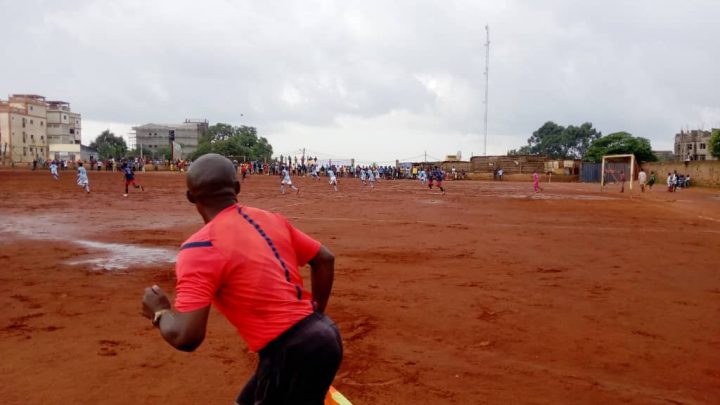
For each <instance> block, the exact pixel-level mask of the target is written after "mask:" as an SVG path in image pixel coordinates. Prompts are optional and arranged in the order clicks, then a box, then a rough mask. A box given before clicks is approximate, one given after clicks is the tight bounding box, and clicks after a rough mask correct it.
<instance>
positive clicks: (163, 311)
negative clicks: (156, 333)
mask: <svg viewBox="0 0 720 405" xmlns="http://www.w3.org/2000/svg"><path fill="white" fill-rule="evenodd" d="M168 312H170V310H169V309H161V310H159V311H155V316H154V317H153V320H152V324H153V326H158V325H159V324H160V318H162V316H163V315H165V314H166V313H168Z"/></svg>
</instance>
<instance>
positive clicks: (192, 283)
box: [175, 204, 320, 352]
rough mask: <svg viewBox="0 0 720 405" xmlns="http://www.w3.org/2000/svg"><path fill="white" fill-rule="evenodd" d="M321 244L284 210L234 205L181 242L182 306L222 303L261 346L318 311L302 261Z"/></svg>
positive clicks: (178, 302) (255, 346) (252, 343)
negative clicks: (306, 284) (302, 273)
mask: <svg viewBox="0 0 720 405" xmlns="http://www.w3.org/2000/svg"><path fill="white" fill-rule="evenodd" d="M319 250H320V242H318V241H316V240H314V239H312V238H311V237H309V236H307V235H306V234H304V233H302V232H301V231H299V230H297V229H296V228H295V227H293V226H292V225H291V224H290V223H289V222H288V220H287V219H285V218H284V217H283V216H281V215H279V214H274V213H271V212H267V211H263V210H260V209H257V208H250V207H244V206H241V205H239V204H237V205H233V206H231V207H228V208H227V209H225V210H224V211H222V212H221V213H219V214H218V215H217V216H216V217H215V218H213V220H212V221H210V222H209V223H207V224H206V225H205V226H204V227H203V228H202V229H200V230H199V231H198V232H196V233H195V234H194V235H193V236H191V237H190V238H189V239H188V240H187V241H185V243H184V244H183V245H182V247H181V248H180V253H179V254H178V258H177V265H176V273H177V286H176V297H175V308H176V309H177V310H178V311H180V312H189V311H194V310H196V309H200V308H203V307H206V306H208V305H210V304H211V303H214V304H215V306H216V307H217V308H218V309H219V310H220V312H222V313H223V315H225V317H226V318H227V319H228V320H229V321H230V323H232V324H233V325H234V326H235V327H236V328H237V330H238V333H240V336H242V338H243V339H245V341H246V342H247V345H248V348H249V349H250V350H251V351H255V352H257V351H259V350H260V349H262V348H263V347H265V345H267V344H268V343H269V342H270V341H272V340H273V339H275V338H276V337H278V336H279V335H280V334H282V333H283V332H285V331H286V330H287V329H288V328H290V327H291V326H293V325H294V324H295V323H297V322H298V321H300V320H301V319H303V318H305V317H306V316H307V315H309V314H311V313H312V312H313V310H314V309H313V307H314V303H313V302H312V295H311V294H310V292H308V291H306V290H305V289H304V288H303V281H302V278H301V277H300V272H299V270H298V268H299V267H302V266H304V265H305V264H307V262H308V261H310V260H311V259H312V258H313V257H315V255H316V254H317V252H318V251H319Z"/></svg>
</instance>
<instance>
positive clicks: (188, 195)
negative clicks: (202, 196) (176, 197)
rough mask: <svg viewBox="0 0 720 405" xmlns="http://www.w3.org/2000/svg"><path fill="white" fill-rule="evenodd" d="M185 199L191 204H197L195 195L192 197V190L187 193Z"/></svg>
mask: <svg viewBox="0 0 720 405" xmlns="http://www.w3.org/2000/svg"><path fill="white" fill-rule="evenodd" d="M185 197H187V199H188V201H190V202H191V203H193V204H195V197H193V195H192V193H191V192H190V190H188V191H186V192H185Z"/></svg>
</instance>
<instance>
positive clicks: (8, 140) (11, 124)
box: [0, 94, 48, 163]
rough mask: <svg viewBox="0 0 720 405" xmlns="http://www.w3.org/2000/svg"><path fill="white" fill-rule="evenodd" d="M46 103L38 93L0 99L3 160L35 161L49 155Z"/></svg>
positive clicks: (0, 152) (16, 161)
mask: <svg viewBox="0 0 720 405" xmlns="http://www.w3.org/2000/svg"><path fill="white" fill-rule="evenodd" d="M46 124H47V104H46V102H45V97H43V96H38V95H35V94H13V95H11V96H10V97H9V98H8V100H7V101H2V100H0V161H2V162H3V163H7V162H13V163H32V161H33V160H41V159H42V160H45V159H47V158H48V140H47V125H46Z"/></svg>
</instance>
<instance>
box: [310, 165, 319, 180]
mask: <svg viewBox="0 0 720 405" xmlns="http://www.w3.org/2000/svg"><path fill="white" fill-rule="evenodd" d="M310 177H312V179H313V180H320V174H319V173H318V167H317V165H313V167H312V170H311V171H310Z"/></svg>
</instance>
